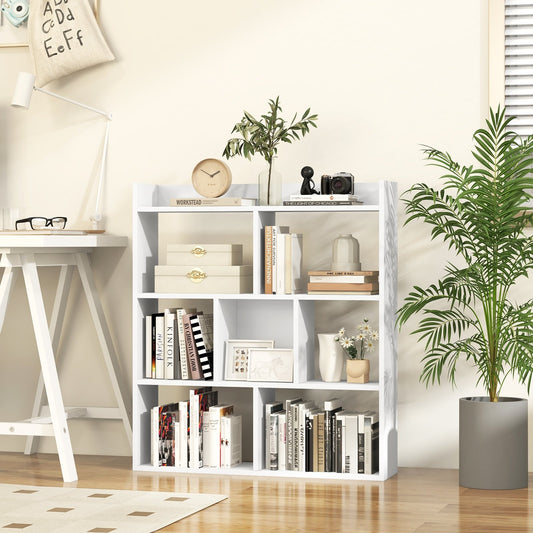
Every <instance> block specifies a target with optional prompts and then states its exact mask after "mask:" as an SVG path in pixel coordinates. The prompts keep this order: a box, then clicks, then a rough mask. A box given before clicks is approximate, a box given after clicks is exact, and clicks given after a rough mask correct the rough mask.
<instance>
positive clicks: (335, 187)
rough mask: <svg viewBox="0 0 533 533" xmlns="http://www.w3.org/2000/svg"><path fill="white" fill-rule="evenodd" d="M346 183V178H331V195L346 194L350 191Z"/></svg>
mask: <svg viewBox="0 0 533 533" xmlns="http://www.w3.org/2000/svg"><path fill="white" fill-rule="evenodd" d="M346 182H347V180H346V178H343V177H336V178H331V184H330V185H331V193H332V194H347V193H348V192H349V191H350V187H349V184H348V183H346Z"/></svg>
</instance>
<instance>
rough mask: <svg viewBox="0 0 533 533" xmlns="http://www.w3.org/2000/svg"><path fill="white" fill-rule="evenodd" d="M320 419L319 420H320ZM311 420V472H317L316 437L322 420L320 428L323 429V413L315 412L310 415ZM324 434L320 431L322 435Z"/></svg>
mask: <svg viewBox="0 0 533 533" xmlns="http://www.w3.org/2000/svg"><path fill="white" fill-rule="evenodd" d="M320 417H321V418H320ZM310 420H311V426H312V429H311V432H312V446H311V456H312V460H311V464H312V467H311V472H319V471H320V470H319V466H318V435H319V428H318V424H319V422H320V420H322V428H324V411H317V412H316V413H312V414H311V415H310ZM323 434H324V432H323V431H322V435H323ZM323 471H324V470H322V472H323Z"/></svg>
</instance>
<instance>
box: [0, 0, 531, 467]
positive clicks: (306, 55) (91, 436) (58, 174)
mask: <svg viewBox="0 0 533 533" xmlns="http://www.w3.org/2000/svg"><path fill="white" fill-rule="evenodd" d="M155 4H156V3H153V2H152V3H148V4H146V3H141V2H131V1H126V0H102V1H101V19H102V26H103V29H104V33H105V35H106V36H107V39H108V41H109V44H110V46H111V48H112V49H113V51H114V52H115V54H116V56H117V60H116V61H115V62H113V63H110V64H106V65H102V66H99V67H96V68H94V69H91V70H89V71H85V72H81V73H78V74H75V75H73V76H70V77H68V78H66V79H64V80H62V81H58V82H54V83H52V84H50V85H49V88H50V90H55V91H57V92H61V93H62V94H65V95H67V96H70V97H72V98H74V99H78V100H81V101H84V102H87V103H89V104H91V105H93V106H95V107H100V108H103V109H107V110H110V111H112V112H113V116H114V120H113V124H112V133H111V135H112V137H111V144H110V151H109V165H108V176H109V180H108V182H107V184H106V189H105V210H106V212H107V215H108V224H107V229H108V231H109V232H112V233H119V234H126V235H130V236H131V185H132V184H133V183H135V182H152V183H162V184H168V183H180V184H181V183H183V184H185V183H188V182H189V179H190V173H191V170H192V168H193V167H194V165H195V163H196V162H198V161H199V160H200V159H202V158H204V157H208V156H215V157H220V155H221V152H222V149H223V147H224V144H225V141H226V140H227V138H228V137H229V134H230V131H231V128H232V126H233V124H234V123H235V122H236V121H237V120H238V119H239V118H240V117H241V114H242V110H243V108H245V109H247V110H249V111H250V112H252V113H258V114H259V113H261V112H262V111H263V110H264V109H265V105H266V101H267V99H268V98H271V97H275V96H277V95H280V96H281V100H282V104H283V108H284V109H285V111H286V112H287V114H288V115H290V114H292V113H293V112H294V111H303V110H304V109H305V108H306V107H308V106H310V107H311V109H312V110H313V111H314V112H317V113H318V114H319V122H318V123H319V127H318V129H317V130H313V131H312V133H311V134H310V135H309V136H308V137H306V138H305V139H304V140H303V141H301V142H299V143H296V144H294V145H284V146H282V147H281V149H280V153H279V164H278V168H279V170H280V171H281V172H282V174H283V176H284V179H285V181H299V169H300V168H301V167H302V166H303V165H304V164H310V165H312V166H313V167H314V168H315V171H316V175H317V176H319V175H320V174H322V173H324V172H335V171H339V170H349V171H352V172H353V173H354V174H355V175H356V177H357V179H359V180H361V181H373V180H379V179H383V178H386V179H395V180H398V182H399V188H400V191H403V190H405V189H406V188H407V187H409V186H410V185H411V184H412V183H414V182H416V181H419V180H422V179H424V180H429V181H434V180H435V176H436V174H435V171H434V170H431V169H429V168H427V167H425V166H424V162H423V161H422V159H421V154H420V151H419V145H420V144H422V143H424V144H431V145H434V146H438V147H442V148H444V149H446V150H449V151H450V152H451V153H452V154H454V155H455V156H456V157H457V158H460V159H462V160H465V159H466V160H468V158H469V148H470V141H471V134H472V132H473V131H474V130H475V129H476V128H477V127H479V125H480V124H481V119H482V116H483V115H484V114H485V112H486V101H487V64H486V53H487V52H486V50H487V46H486V39H487V37H486V27H485V26H486V15H485V2H483V1H482V0H471V1H469V2H464V1H463V0H450V1H448V2H428V1H427V0H425V1H423V0H407V1H405V2H398V1H396V0H382V1H380V2H368V1H364V2H363V1H361V0H337V1H334V2H323V1H320V0H291V1H287V0H268V1H266V0H258V1H254V2H250V1H246V0H232V1H229V2H219V1H215V0H207V1H204V2H176V1H171V0H159V2H157V6H156V5H155ZM151 10H153V12H152V13H150V11H151ZM0 65H1V70H0V72H1V74H0V124H1V129H0V132H1V138H0V139H1V142H0V194H1V196H0V203H1V204H2V205H4V206H17V207H20V208H21V209H22V211H23V213H25V214H28V215H29V214H33V215H45V216H51V215H63V214H64V215H66V216H68V217H69V219H71V220H73V221H77V222H78V225H83V220H87V216H88V214H89V213H90V208H91V207H92V206H93V205H94V193H95V191H94V181H95V173H96V172H95V158H96V156H97V153H98V149H99V143H100V142H101V139H102V134H103V124H102V122H101V121H100V120H99V119H98V118H97V117H95V116H93V115H92V114H90V113H88V112H85V111H83V110H78V109H73V108H72V107H71V106H68V105H67V104H63V103H61V102H57V101H54V100H53V99H50V98H47V97H44V96H43V95H39V94H36V95H34V100H33V105H32V109H31V111H30V112H21V111H16V110H14V109H12V108H10V107H9V105H8V104H9V100H10V96H11V92H12V89H13V84H14V81H15V78H16V74H17V72H18V71H19V70H30V69H31V65H30V61H29V56H28V52H27V51H26V50H18V49H7V50H0ZM230 165H231V168H232V170H233V176H234V181H235V182H249V181H251V180H254V176H256V174H257V172H258V170H259V169H260V168H261V161H260V160H259V159H257V160H254V161H253V162H252V163H250V162H248V161H246V160H237V159H235V160H232V161H231V162H230ZM403 218H404V216H403V212H402V213H401V221H403ZM444 258H445V253H444V252H443V249H442V247H441V246H440V245H433V244H429V243H428V231H427V229H425V228H419V227H409V228H403V229H400V297H403V296H405V294H406V292H407V290H408V289H409V288H410V286H411V285H412V284H414V283H420V284H424V283H427V282H430V281H432V280H433V279H434V277H433V276H434V275H435V273H436V272H437V271H439V270H440V269H441V266H442V262H443V259H444ZM94 264H95V269H96V276H97V283H98V285H99V287H100V289H101V291H102V293H103V299H104V305H105V308H106V311H107V313H108V316H109V317H110V321H111V327H112V329H113V331H114V333H115V338H116V343H117V347H118V350H119V352H120V354H121V362H122V365H123V367H124V368H125V373H126V377H127V379H128V383H129V382H130V381H129V380H130V379H131V365H130V361H129V358H130V351H131V337H130V331H131V313H130V305H131V294H130V286H131V266H130V249H128V250H126V251H125V252H123V253H121V252H99V253H98V254H95V257H94ZM56 278H57V272H55V271H53V270H52V271H50V272H47V273H46V274H45V275H43V282H44V283H45V284H47V285H48V286H50V285H53V283H52V282H53V281H55V279H56ZM47 290H48V293H49V294H52V290H51V289H47ZM79 295H80V288H79V285H78V284H76V285H75V289H74V294H73V297H72V298H71V300H70V309H71V311H72V313H71V315H70V318H69V321H68V324H67V334H66V336H65V338H64V341H63V343H62V346H61V354H62V355H63V356H64V360H65V363H64V365H63V367H62V371H61V377H62V381H63V384H64V385H63V390H64V396H65V401H66V403H78V404H82V403H85V402H86V401H88V402H89V404H91V403H92V404H95V403H99V404H101V405H105V404H110V403H112V395H111V392H110V387H109V386H108V383H107V381H106V377H105V370H104V368H103V365H102V364H101V362H100V358H99V357H98V346H97V345H96V343H95V340H94V339H93V337H92V327H91V325H90V323H89V319H88V318H89V317H88V312H87V309H86V307H85V304H83V301H82V300H81V299H80V298H78V296H79ZM16 296H17V297H18V298H19V299H18V303H17V305H16V306H11V308H10V314H9V316H8V319H7V322H6V328H5V331H4V332H3V335H2V337H1V338H0V351H1V355H2V358H1V360H0V365H1V366H0V368H1V370H0V418H1V419H11V418H13V416H14V417H15V418H23V417H25V416H27V415H28V411H29V410H30V408H31V396H32V394H31V391H32V388H33V386H34V384H35V382H36V379H37V373H38V367H37V365H36V358H35V355H34V353H32V351H33V350H34V348H35V346H34V341H33V340H32V335H31V324H30V322H29V318H28V309H27V304H26V302H25V298H24V295H23V293H22V290H21V288H20V287H19V288H18V291H17V295H16ZM421 354H422V351H421V349H420V347H419V346H417V345H416V343H415V339H414V338H412V337H410V336H409V335H408V329H406V330H405V331H402V333H401V335H400V387H399V400H400V408H399V439H400V465H403V466H436V467H455V466H457V425H458V424H457V398H458V397H460V396H462V395H470V394H472V393H473V392H474V387H473V384H474V382H475V380H474V378H473V376H472V374H471V372H467V373H466V376H467V377H464V378H463V377H461V378H460V380H459V387H458V389H457V390H452V389H451V388H450V387H449V386H448V385H443V386H441V387H436V388H433V389H431V390H429V391H428V390H426V389H425V387H424V386H422V385H421V384H419V382H418V375H419V371H420V368H421V367H420V364H419V360H420V357H421ZM511 392H512V393H513V394H514V393H516V394H523V391H522V390H521V389H518V390H517V391H511ZM71 427H72V436H73V444H74V449H75V451H76V452H77V453H97V454H128V453H129V451H128V447H127V443H126V440H125V438H124V436H123V434H122V433H123V432H122V430H121V427H120V424H118V423H115V422H101V423H92V422H83V421H80V422H74V423H73V424H72V426H71ZM22 447H23V441H22V440H21V439H20V440H19V439H16V438H15V439H13V438H7V437H4V438H2V439H0V448H1V449H3V450H21V449H22ZM42 450H45V451H53V450H54V445H53V442H51V441H50V442H48V443H46V444H45V445H43V446H42Z"/></svg>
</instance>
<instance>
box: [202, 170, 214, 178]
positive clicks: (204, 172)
mask: <svg viewBox="0 0 533 533" xmlns="http://www.w3.org/2000/svg"><path fill="white" fill-rule="evenodd" d="M200 170H201V171H202V172H203V173H204V174H207V175H208V176H209V177H210V178H212V177H213V176H211V174H209V172H206V171H205V170H204V169H203V168H201V169H200Z"/></svg>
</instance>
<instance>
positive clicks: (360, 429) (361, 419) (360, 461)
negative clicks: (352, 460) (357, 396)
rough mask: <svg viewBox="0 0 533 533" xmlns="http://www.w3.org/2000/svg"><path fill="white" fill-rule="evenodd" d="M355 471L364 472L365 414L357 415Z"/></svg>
mask: <svg viewBox="0 0 533 533" xmlns="http://www.w3.org/2000/svg"><path fill="white" fill-rule="evenodd" d="M357 473H358V474H364V473H365V415H364V413H359V414H358V416H357Z"/></svg>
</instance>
